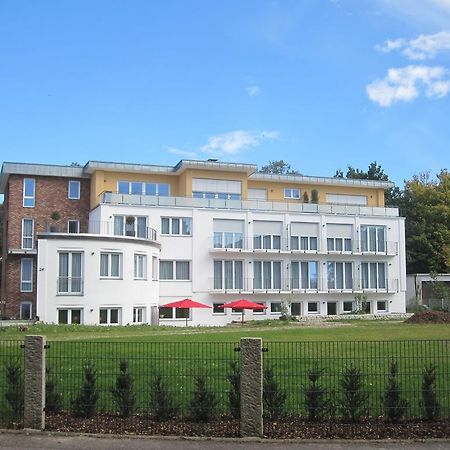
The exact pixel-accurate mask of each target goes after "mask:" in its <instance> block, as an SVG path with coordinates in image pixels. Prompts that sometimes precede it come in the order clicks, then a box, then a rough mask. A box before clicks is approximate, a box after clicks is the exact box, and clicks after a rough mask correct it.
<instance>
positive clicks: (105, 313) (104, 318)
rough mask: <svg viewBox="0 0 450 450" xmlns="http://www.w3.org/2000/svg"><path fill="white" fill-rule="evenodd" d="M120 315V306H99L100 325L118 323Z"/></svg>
mask: <svg viewBox="0 0 450 450" xmlns="http://www.w3.org/2000/svg"><path fill="white" fill-rule="evenodd" d="M120 316H121V309H120V308H100V309H99V320H98V322H99V324H100V325H120V320H121V317H120Z"/></svg>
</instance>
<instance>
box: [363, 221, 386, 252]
mask: <svg viewBox="0 0 450 450" xmlns="http://www.w3.org/2000/svg"><path fill="white" fill-rule="evenodd" d="M385 230H386V227H384V226H369V225H362V226H361V250H362V251H363V252H385V251H386V242H385V236H386V231H385Z"/></svg>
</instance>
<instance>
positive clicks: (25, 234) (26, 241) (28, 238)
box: [22, 219, 34, 249]
mask: <svg viewBox="0 0 450 450" xmlns="http://www.w3.org/2000/svg"><path fill="white" fill-rule="evenodd" d="M33 235H34V220H33V219H22V248H23V249H32V248H33V246H34V242H33V241H34V239H33Z"/></svg>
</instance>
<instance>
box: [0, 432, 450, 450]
mask: <svg viewBox="0 0 450 450" xmlns="http://www.w3.org/2000/svg"><path fill="white" fill-rule="evenodd" d="M0 449H2V450H17V449H26V450H28V449H30V450H33V449H42V450H44V449H45V450H53V449H58V450H76V449H77V450H78V449H82V450H91V449H92V450H115V449H118V450H120V449H126V450H144V449H145V450H159V449H161V450H197V449H199V450H203V449H204V450H235V449H236V450H257V449H258V450H259V449H262V450H269V449H270V450H295V449H301V450H322V449H323V450H343V449H345V450H347V449H349V450H384V449H389V450H392V449H394V450H397V449H398V450H400V449H402V450H404V449H408V450H432V449H433V450H447V449H450V439H449V440H448V441H442V440H441V441H425V442H414V441H401V442H387V441H383V442H362V441H359V442H354V441H353V442H351V441H337V442H336V441H315V442H306V441H300V442H299V441H297V442H292V441H269V440H265V441H252V440H246V441H244V440H237V439H233V440H225V439H224V440H219V439H214V440H212V439H201V440H196V439H178V438H177V439H173V438H165V439H162V438H153V437H137V438H127V437H108V436H101V437H97V436H77V435H74V434H71V435H63V434H51V433H34V432H33V433H29V434H28V433H26V432H20V433H17V432H0Z"/></svg>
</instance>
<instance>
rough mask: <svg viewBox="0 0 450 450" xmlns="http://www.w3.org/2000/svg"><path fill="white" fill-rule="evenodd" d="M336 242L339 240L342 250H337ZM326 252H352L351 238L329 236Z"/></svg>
mask: <svg viewBox="0 0 450 450" xmlns="http://www.w3.org/2000/svg"><path fill="white" fill-rule="evenodd" d="M338 242H341V244H342V250H338V245H337V244H338ZM330 244H331V245H330ZM327 252H328V253H351V252H352V240H351V238H344V237H329V238H327Z"/></svg>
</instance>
